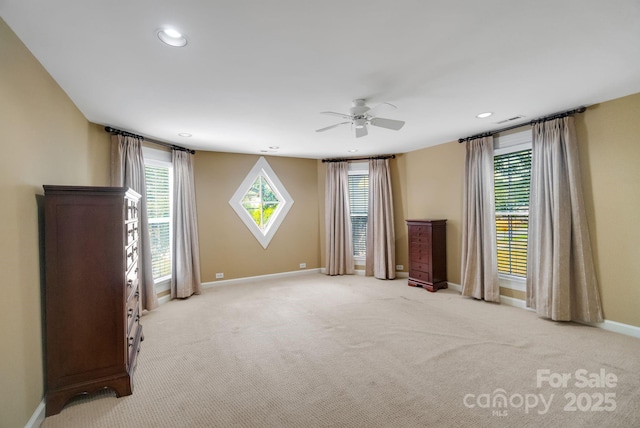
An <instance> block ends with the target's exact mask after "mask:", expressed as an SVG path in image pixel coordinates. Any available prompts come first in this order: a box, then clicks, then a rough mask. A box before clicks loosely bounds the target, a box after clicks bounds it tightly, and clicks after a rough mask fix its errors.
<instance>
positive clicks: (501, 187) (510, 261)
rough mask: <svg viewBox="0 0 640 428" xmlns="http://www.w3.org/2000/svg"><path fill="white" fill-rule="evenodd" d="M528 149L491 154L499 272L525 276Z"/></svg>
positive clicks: (529, 158) (527, 214)
mask: <svg viewBox="0 0 640 428" xmlns="http://www.w3.org/2000/svg"><path fill="white" fill-rule="evenodd" d="M530 181H531V149H528V150H521V151H516V152H512V153H507V154H504V155H498V156H495V157H494V186H495V188H494V190H495V202H496V238H497V239H496V243H497V249H498V272H501V273H506V274H510V275H516V276H526V275H527V239H528V230H529V193H530V192H529V189H530V187H529V186H530Z"/></svg>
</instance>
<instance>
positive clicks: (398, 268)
mask: <svg viewBox="0 0 640 428" xmlns="http://www.w3.org/2000/svg"><path fill="white" fill-rule="evenodd" d="M396 270H404V266H403V265H396Z"/></svg>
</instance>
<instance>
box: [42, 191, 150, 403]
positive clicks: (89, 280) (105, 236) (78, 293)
mask: <svg viewBox="0 0 640 428" xmlns="http://www.w3.org/2000/svg"><path fill="white" fill-rule="evenodd" d="M44 191H45V197H44V237H45V239H44V240H45V271H46V275H45V289H44V303H45V304H44V306H45V383H46V385H45V389H46V391H45V395H46V415H47V416H49V415H54V414H57V413H59V412H60V411H61V410H62V408H63V407H64V405H65V404H66V403H67V402H68V401H69V400H70V399H71V398H72V397H74V396H75V395H78V394H84V393H92V392H94V391H97V390H100V389H103V388H111V389H113V390H114V391H115V392H116V394H117V395H118V396H125V395H130V394H131V393H132V391H133V384H132V376H133V371H134V369H135V366H136V358H137V354H138V352H139V350H140V342H141V341H142V339H143V336H142V326H141V325H140V314H141V308H140V304H139V302H140V292H139V290H138V230H139V228H138V200H139V198H140V195H139V194H137V193H136V192H134V191H132V190H130V189H127V188H124V187H77V186H44Z"/></svg>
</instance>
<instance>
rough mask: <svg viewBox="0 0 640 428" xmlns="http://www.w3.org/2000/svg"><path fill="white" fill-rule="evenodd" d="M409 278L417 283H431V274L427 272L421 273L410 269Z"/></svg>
mask: <svg viewBox="0 0 640 428" xmlns="http://www.w3.org/2000/svg"><path fill="white" fill-rule="evenodd" d="M409 278H412V279H415V280H418V281H424V282H431V274H430V273H429V272H422V271H419V270H412V269H410V270H409Z"/></svg>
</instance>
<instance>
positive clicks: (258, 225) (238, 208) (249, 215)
mask: <svg viewBox="0 0 640 428" xmlns="http://www.w3.org/2000/svg"><path fill="white" fill-rule="evenodd" d="M229 204H230V205H231V207H232V208H233V209H234V211H235V212H236V214H238V216H239V217H240V219H241V220H242V221H243V222H244V224H245V225H246V226H247V228H249V230H250V231H251V233H253V235H254V236H255V237H256V239H257V240H258V241H259V242H260V244H262V247H263V248H267V246H268V245H269V242H271V239H272V238H273V236H274V235H275V233H276V231H277V230H278V227H280V224H281V223H282V221H283V220H284V218H285V216H286V215H287V213H288V212H289V209H291V205H293V199H292V198H291V196H290V195H289V193H288V192H287V190H286V189H285V188H284V186H283V185H282V183H281V182H280V180H279V179H278V176H277V175H276V174H275V172H273V170H272V169H271V166H269V163H268V162H267V160H266V159H265V158H264V157H260V159H258V162H256V164H255V165H254V167H253V168H252V169H251V171H250V172H249V174H247V176H246V177H245V179H244V181H243V182H242V184H241V185H240V187H238V190H236V193H235V194H234V195H233V197H232V198H231V200H230V201H229Z"/></svg>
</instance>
